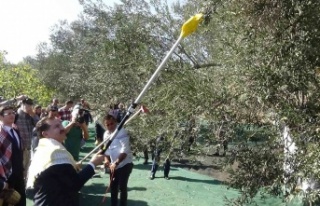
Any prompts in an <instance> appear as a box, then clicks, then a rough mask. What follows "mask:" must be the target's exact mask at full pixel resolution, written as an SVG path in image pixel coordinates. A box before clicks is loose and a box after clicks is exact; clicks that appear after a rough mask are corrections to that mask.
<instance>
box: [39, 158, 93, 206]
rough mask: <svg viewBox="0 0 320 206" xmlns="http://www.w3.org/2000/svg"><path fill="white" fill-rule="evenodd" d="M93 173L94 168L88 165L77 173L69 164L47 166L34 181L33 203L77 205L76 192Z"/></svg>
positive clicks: (47, 205) (44, 205) (48, 205)
mask: <svg viewBox="0 0 320 206" xmlns="http://www.w3.org/2000/svg"><path fill="white" fill-rule="evenodd" d="M93 175H94V169H93V168H92V166H90V165H87V166H86V167H85V168H84V169H83V170H81V171H80V172H79V173H77V172H76V170H75V169H74V168H73V166H72V165H70V164H59V165H53V166H51V167H49V168H48V169H46V170H45V171H43V172H42V173H41V174H40V175H39V177H37V178H36V181H35V183H34V199H33V200H34V205H35V206H78V205H79V197H78V192H79V191H80V189H81V188H82V186H83V185H84V184H85V183H86V182H87V181H88V180H89V179H90V178H91V177H92V176H93Z"/></svg>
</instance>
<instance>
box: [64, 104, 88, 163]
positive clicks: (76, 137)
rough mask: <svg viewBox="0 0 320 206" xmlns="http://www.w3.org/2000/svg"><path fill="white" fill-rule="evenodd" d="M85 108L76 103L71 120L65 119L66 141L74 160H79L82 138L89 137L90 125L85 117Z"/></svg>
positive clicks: (65, 143)
mask: <svg viewBox="0 0 320 206" xmlns="http://www.w3.org/2000/svg"><path fill="white" fill-rule="evenodd" d="M83 114H84V110H83V109H82V108H81V107H80V105H76V106H75V107H74V108H73V110H72V113H71V121H67V120H65V121H63V122H62V126H63V127H64V128H65V131H66V134H67V139H66V140H65V141H64V145H65V147H66V149H67V150H68V151H69V152H70V153H71V155H72V156H73V158H74V160H76V161H78V160H79V153H80V147H81V141H82V139H84V140H87V139H88V138H89V133H88V127H87V125H86V123H85V121H84V118H83Z"/></svg>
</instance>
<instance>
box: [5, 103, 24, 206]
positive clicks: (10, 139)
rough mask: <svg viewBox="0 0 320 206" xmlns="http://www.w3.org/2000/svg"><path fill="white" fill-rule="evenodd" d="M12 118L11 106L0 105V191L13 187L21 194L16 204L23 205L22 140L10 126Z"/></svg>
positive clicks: (13, 117)
mask: <svg viewBox="0 0 320 206" xmlns="http://www.w3.org/2000/svg"><path fill="white" fill-rule="evenodd" d="M14 119H15V112H14V110H13V107H10V106H0V151H1V152H0V154H1V155H0V191H2V190H3V189H8V188H13V189H15V190H16V191H17V192H18V193H19V194H20V195H21V199H20V201H19V202H18V204H16V205H17V206H25V205H26V194H25V186H24V179H23V156H22V154H23V151H22V140H21V138H20V135H19V132H18V131H17V130H15V129H14V128H12V125H13V123H14ZM4 205H7V204H6V203H4Z"/></svg>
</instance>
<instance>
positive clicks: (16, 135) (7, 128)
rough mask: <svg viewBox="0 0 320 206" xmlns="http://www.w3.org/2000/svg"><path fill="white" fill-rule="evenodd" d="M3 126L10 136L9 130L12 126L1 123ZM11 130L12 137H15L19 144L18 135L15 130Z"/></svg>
mask: <svg viewBox="0 0 320 206" xmlns="http://www.w3.org/2000/svg"><path fill="white" fill-rule="evenodd" d="M3 128H4V130H5V131H6V132H7V133H8V134H9V135H10V136H11V132H10V130H11V129H13V128H12V127H9V126H6V125H3ZM13 132H14V138H16V140H17V142H18V144H19V145H20V140H19V136H18V134H17V132H16V130H13Z"/></svg>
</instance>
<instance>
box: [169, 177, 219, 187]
mask: <svg viewBox="0 0 320 206" xmlns="http://www.w3.org/2000/svg"><path fill="white" fill-rule="evenodd" d="M170 180H180V181H187V182H201V183H206V184H214V185H222V184H223V183H222V182H221V181H219V180H198V179H192V178H188V177H180V176H170ZM170 180H169V181H170Z"/></svg>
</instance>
